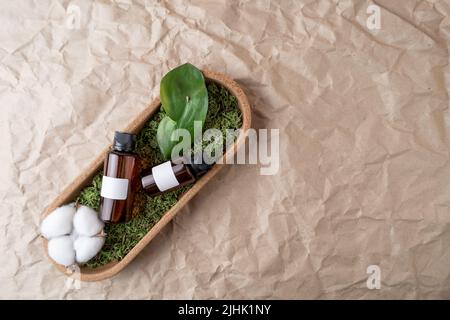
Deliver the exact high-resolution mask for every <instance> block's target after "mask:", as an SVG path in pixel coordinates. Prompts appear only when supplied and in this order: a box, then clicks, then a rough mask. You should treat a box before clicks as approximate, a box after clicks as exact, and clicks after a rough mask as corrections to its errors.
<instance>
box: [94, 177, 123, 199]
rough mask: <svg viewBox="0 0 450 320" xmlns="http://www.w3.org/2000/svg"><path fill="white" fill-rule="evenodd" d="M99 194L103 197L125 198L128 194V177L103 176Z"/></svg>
mask: <svg viewBox="0 0 450 320" xmlns="http://www.w3.org/2000/svg"><path fill="white" fill-rule="evenodd" d="M100 195H101V196H102V197H103V198H108V199H114V200H125V199H126V198H127V195H128V179H119V178H112V177H107V176H103V179H102V191H101V192H100Z"/></svg>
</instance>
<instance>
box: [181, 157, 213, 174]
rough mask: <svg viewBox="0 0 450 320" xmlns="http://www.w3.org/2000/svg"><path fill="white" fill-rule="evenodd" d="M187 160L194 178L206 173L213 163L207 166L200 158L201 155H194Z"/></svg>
mask: <svg viewBox="0 0 450 320" xmlns="http://www.w3.org/2000/svg"><path fill="white" fill-rule="evenodd" d="M186 160H187V163H186V164H187V165H188V167H189V168H190V169H191V173H192V174H193V175H194V176H195V178H198V177H200V176H201V175H203V174H204V173H206V172H207V171H208V170H209V169H211V168H212V166H213V165H214V163H211V164H208V163H206V162H205V161H204V159H203V158H202V155H201V154H200V155H199V154H196V155H194V156H192V157H191V158H190V159H189V158H188V159H186Z"/></svg>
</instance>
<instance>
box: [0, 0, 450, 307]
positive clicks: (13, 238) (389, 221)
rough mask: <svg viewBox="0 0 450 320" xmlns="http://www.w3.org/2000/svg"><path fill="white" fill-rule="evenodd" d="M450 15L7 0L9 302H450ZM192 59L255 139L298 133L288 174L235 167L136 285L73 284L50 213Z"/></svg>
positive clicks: (421, 5) (167, 235) (119, 280)
mask: <svg viewBox="0 0 450 320" xmlns="http://www.w3.org/2000/svg"><path fill="white" fill-rule="evenodd" d="M373 4H376V5H378V8H379V10H380V11H379V12H380V29H374V30H370V29H369V28H368V27H367V19H368V18H369V17H370V15H371V13H367V12H368V11H367V8H368V6H369V5H373ZM369 12H371V11H369ZM449 13H450V4H449V3H448V1H445V0H428V1H414V0H411V1H389V0H382V1H381V0H379V1H376V2H371V1H349V0H348V1H337V0H335V1H322V0H321V1H313V0H310V1H284V0H280V1H265V0H262V1H230V2H228V3H227V4H224V3H220V2H217V3H216V2H211V1H192V2H190V3H187V1H170V2H167V3H164V2H156V1H125V0H124V1H96V2H91V1H88V0H73V1H70V2H69V1H39V2H36V1H31V0H30V1H27V0H21V1H3V2H1V3H0V22H1V28H0V110H1V116H0V137H1V138H0V163H1V166H0V181H1V182H2V183H1V184H0V212H1V215H0V246H1V252H2V254H1V255H0V265H1V268H0V283H1V287H0V298H20V299H25V298H67V299H78V298H84V299H103V298H164V299H166V298H276V299H278V298H288V299H291V298H322V299H329V298H375V299H377V298H450V268H449V266H450V161H449V146H450V141H449V125H450V116H449V111H448V107H449V97H448V92H449V89H450V81H449V76H450V71H449V66H448V64H449V53H448V43H449V41H450V20H449ZM77 15H78V16H77ZM78 18H79V19H78ZM187 61H189V62H191V63H193V64H195V65H196V66H198V67H200V68H207V69H210V70H215V71H220V72H223V73H226V74H227V75H229V76H230V77H232V78H234V79H235V80H236V81H238V83H240V84H241V85H242V87H243V88H244V89H245V91H246V93H247V94H248V97H249V100H250V103H251V105H252V108H253V118H254V122H253V126H254V127H255V128H273V129H279V130H280V169H279V171H278V173H277V174H275V175H272V176H261V175H260V166H258V165H235V166H227V167H226V168H224V169H223V171H221V173H220V174H219V175H218V176H217V177H216V178H215V179H214V181H212V182H210V184H209V186H208V188H206V189H205V190H202V191H201V192H200V194H198V195H197V196H196V197H195V198H194V199H193V200H192V201H191V202H190V204H189V205H188V206H187V207H185V209H184V210H182V212H181V213H180V214H179V215H178V216H177V217H176V219H175V220H174V222H173V223H171V224H170V226H168V227H167V228H165V229H164V231H163V232H162V233H161V234H160V235H159V236H158V237H157V238H156V239H155V240H154V241H153V242H152V243H151V244H150V245H149V246H148V247H147V248H146V249H145V250H144V251H143V252H142V253H141V254H140V256H139V257H138V258H137V259H136V260H135V261H133V263H132V264H131V265H130V266H129V267H127V268H126V269H125V270H124V271H123V272H121V273H120V274H119V275H117V276H116V277H114V278H112V279H109V280H105V281H103V282H98V283H82V284H81V287H80V288H79V289H77V288H76V287H75V288H74V287H69V286H66V277H65V276H64V275H62V274H60V273H59V272H58V271H57V270H56V269H55V268H54V267H53V266H52V265H51V264H50V262H49V261H48V260H47V258H46V257H45V254H44V252H43V249H42V243H41V241H40V239H39V236H38V233H39V222H40V218H41V217H40V213H41V212H42V211H43V209H44V208H45V207H46V206H47V205H48V204H49V203H50V201H51V200H52V199H54V198H55V197H56V196H57V195H58V194H59V193H60V192H61V190H62V189H63V187H64V186H65V185H67V184H68V183H69V182H70V181H71V180H72V179H74V178H75V177H76V176H77V175H78V174H79V173H80V171H81V170H83V168H85V167H86V166H87V165H88V164H89V162H90V161H91V160H92V159H93V158H94V157H95V156H96V155H97V153H98V152H99V150H102V149H103V148H104V147H105V145H107V144H108V143H109V142H111V140H112V136H113V132H114V130H117V129H121V128H124V127H125V126H126V124H127V123H128V122H130V121H131V120H132V119H133V118H134V117H135V116H136V115H137V114H138V113H139V112H140V111H142V110H143V109H144V108H145V107H146V105H147V104H148V103H149V102H151V101H152V99H153V98H154V97H155V96H157V95H158V91H159V81H160V79H161V77H162V76H163V75H164V74H165V73H166V72H167V71H168V70H169V69H171V68H173V67H175V66H177V65H179V64H182V63H184V62H187ZM371 265H375V266H378V267H379V270H380V272H381V274H380V279H381V287H380V289H373V290H370V289H368V287H367V279H368V278H369V276H370V274H367V268H368V267H369V266H371Z"/></svg>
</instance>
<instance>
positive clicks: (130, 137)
mask: <svg viewBox="0 0 450 320" xmlns="http://www.w3.org/2000/svg"><path fill="white" fill-rule="evenodd" d="M135 144H136V135H135V134H132V133H126V132H119V131H116V132H115V133H114V142H113V149H114V150H116V151H120V152H134V146H135Z"/></svg>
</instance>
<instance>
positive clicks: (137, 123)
mask: <svg viewBox="0 0 450 320" xmlns="http://www.w3.org/2000/svg"><path fill="white" fill-rule="evenodd" d="M202 72H203V74H204V76H205V78H206V79H207V80H210V81H214V82H217V83H219V84H221V85H222V86H224V87H226V88H227V89H228V90H229V91H230V92H231V93H232V94H233V95H234V96H235V97H236V98H237V100H238V104H239V108H240V109H241V112H242V120H243V121H242V127H241V129H242V130H241V132H240V134H239V136H238V138H237V139H236V141H235V143H234V145H233V146H232V147H230V148H229V149H228V150H227V154H226V155H224V156H227V157H228V156H232V155H234V154H235V153H236V151H237V148H238V147H239V146H240V145H241V144H243V143H244V141H245V138H246V136H247V130H248V129H249V128H250V123H251V111H250V105H249V103H248V100H247V97H246V95H245V93H244V92H243V91H242V89H241V88H240V87H239V85H238V84H237V83H236V82H235V81H233V80H232V79H230V78H228V77H227V76H225V75H224V74H221V73H218V72H212V71H208V70H203V71H202ZM159 107H160V100H159V98H156V99H155V100H154V101H153V102H152V103H151V104H150V105H149V106H148V107H147V108H146V109H145V110H144V111H143V112H142V113H141V114H139V115H138V116H137V117H136V119H134V120H133V121H132V122H131V123H130V124H129V125H128V126H127V127H126V128H125V129H124V130H125V131H127V132H133V133H137V132H139V130H141V128H142V127H143V126H144V124H145V123H146V122H147V120H149V119H150V118H151V116H152V115H153V114H154V113H155V112H156V111H158V109H159ZM109 149H110V148H109V147H108V148H106V149H105V150H103V152H102V153H100V154H99V155H98V156H97V158H96V159H95V160H94V161H93V162H92V163H91V164H90V165H89V167H88V168H87V169H86V170H85V171H84V172H83V173H82V174H81V175H80V176H78V177H77V178H76V179H75V180H74V181H73V182H72V183H70V184H69V185H68V186H67V187H66V188H65V189H64V191H63V192H62V193H61V194H60V195H59V196H58V197H57V198H56V199H55V200H54V201H53V202H52V203H51V204H50V205H49V206H48V208H47V209H46V210H45V211H44V213H43V214H42V217H43V218H45V217H46V216H47V215H48V214H49V213H50V212H52V211H53V210H54V209H56V208H57V207H60V206H62V205H64V204H67V203H70V202H72V201H74V199H75V197H76V196H77V195H78V194H79V193H80V191H81V189H82V188H84V187H85V186H87V185H88V184H89V183H90V182H91V181H92V178H93V177H94V175H95V173H96V172H98V171H99V170H100V169H101V168H102V167H103V161H104V159H105V155H106V153H107V152H108V151H109ZM222 166H223V164H222V165H219V164H216V165H214V167H213V168H212V169H211V170H209V171H208V173H206V174H205V175H204V176H203V177H202V178H201V179H199V180H198V181H197V182H196V183H195V184H194V185H193V187H192V188H191V189H189V190H188V191H187V192H186V193H185V194H183V195H182V196H181V198H180V200H178V202H177V203H176V204H175V205H174V206H173V207H172V208H171V209H170V210H169V211H167V212H166V213H165V214H164V216H163V217H162V218H161V219H160V220H159V221H158V222H157V223H156V224H155V225H154V226H153V227H152V228H151V229H150V230H149V231H148V232H147V234H146V235H145V236H144V237H143V238H142V239H141V241H139V242H138V243H137V245H136V246H135V247H134V248H133V249H132V250H131V251H130V252H129V253H128V254H127V255H126V256H125V257H124V258H123V259H122V260H120V261H116V262H110V263H108V264H106V265H104V266H102V267H99V268H95V269H91V268H86V267H82V268H81V276H80V277H78V276H77V278H79V279H80V280H82V281H99V280H103V279H107V278H110V277H112V276H114V275H116V274H117V273H119V272H120V271H121V270H122V269H123V268H125V267H126V266H127V265H128V264H129V263H130V262H131V261H132V260H133V259H134V258H135V257H136V256H137V255H138V254H139V253H140V252H141V251H142V249H144V247H145V246H146V245H147V244H148V243H149V242H150V241H152V239H153V238H154V237H155V236H156V235H157V234H158V233H159V232H160V231H161V229H162V228H164V226H165V225H166V224H168V223H169V222H170V221H171V220H172V219H173V218H174V217H175V215H176V214H177V213H178V212H179V211H180V209H181V208H182V207H183V206H184V205H185V204H186V203H188V202H189V200H191V199H192V197H194V196H195V194H197V192H199V191H200V189H202V188H203V187H204V186H205V184H206V183H207V182H208V181H209V180H210V179H211V178H212V177H213V176H214V175H215V174H216V173H217V172H218V171H219V170H220V169H221V168H222ZM42 239H43V244H44V250H45V253H46V254H47V240H46V239H45V238H43V237H42ZM47 257H48V258H49V259H50V260H51V261H52V263H53V264H54V265H55V266H56V268H57V269H58V270H60V271H61V272H63V273H64V274H66V275H68V276H69V275H72V272H71V271H70V270H68V269H67V268H65V267H64V266H62V265H59V264H57V263H56V262H55V261H53V260H52V259H51V258H50V257H49V256H48V254H47Z"/></svg>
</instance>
